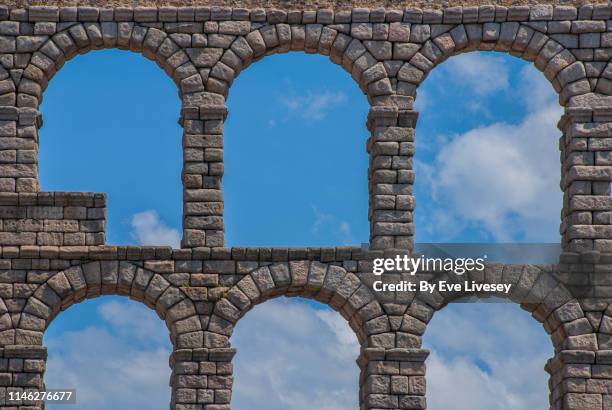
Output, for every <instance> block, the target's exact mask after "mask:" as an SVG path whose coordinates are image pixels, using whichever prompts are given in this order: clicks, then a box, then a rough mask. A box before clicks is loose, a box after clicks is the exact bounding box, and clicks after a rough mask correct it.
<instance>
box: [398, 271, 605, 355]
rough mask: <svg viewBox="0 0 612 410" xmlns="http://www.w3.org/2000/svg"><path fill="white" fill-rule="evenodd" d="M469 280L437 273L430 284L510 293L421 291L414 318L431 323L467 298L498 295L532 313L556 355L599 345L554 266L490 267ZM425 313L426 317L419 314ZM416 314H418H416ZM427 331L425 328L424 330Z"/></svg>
mask: <svg viewBox="0 0 612 410" xmlns="http://www.w3.org/2000/svg"><path fill="white" fill-rule="evenodd" d="M466 275H467V277H461V276H458V275H449V274H447V273H440V274H436V275H435V276H434V278H433V279H431V282H438V281H440V280H445V281H447V282H450V283H462V282H464V281H470V282H471V281H473V282H475V283H478V284H508V285H511V286H512V287H511V289H510V292H509V294H507V295H506V294H504V293H495V294H493V295H491V294H484V293H479V292H475V291H468V292H465V291H464V292H451V293H448V292H446V293H443V292H439V291H437V290H436V291H435V292H433V293H429V292H419V293H417V295H416V296H415V298H414V300H413V301H412V302H411V304H410V306H409V308H408V314H411V313H412V316H415V317H414V318H413V319H417V320H419V321H423V322H424V323H428V322H429V321H430V320H431V318H432V317H433V316H434V315H435V312H437V311H439V310H441V309H443V308H444V307H445V306H446V305H448V304H449V303H451V302H453V301H456V300H457V299H460V298H466V297H477V298H482V297H488V296H495V297H500V298H503V299H507V300H509V301H511V302H513V303H515V304H518V305H519V306H520V307H521V308H522V309H524V310H526V311H528V312H529V313H531V315H532V316H533V318H534V319H535V320H537V321H538V322H540V323H541V324H542V326H543V327H544V330H545V331H546V333H548V334H549V335H550V338H551V342H552V344H553V347H554V348H555V352H560V351H562V350H574V349H578V348H580V349H582V348H585V346H587V347H588V346H589V345H590V346H592V347H593V348H595V347H596V346H597V343H596V338H595V333H594V332H595V331H596V329H593V326H592V324H591V323H590V321H589V320H588V319H587V317H586V315H585V314H584V311H583V309H582V307H581V305H580V303H579V302H578V300H577V299H576V297H575V296H574V295H572V293H571V292H570V291H569V290H568V289H567V287H566V286H565V285H564V284H563V283H562V282H561V281H560V280H559V279H558V278H557V277H556V276H555V273H554V267H553V269H551V268H550V267H545V266H538V265H502V264H490V265H487V266H486V268H485V270H484V272H476V271H471V272H469V273H467V274H466ZM423 311H426V312H427V314H426V315H423V314H421V315H419V314H418V312H423ZM415 313H416V314H415ZM423 330H424V328H423Z"/></svg>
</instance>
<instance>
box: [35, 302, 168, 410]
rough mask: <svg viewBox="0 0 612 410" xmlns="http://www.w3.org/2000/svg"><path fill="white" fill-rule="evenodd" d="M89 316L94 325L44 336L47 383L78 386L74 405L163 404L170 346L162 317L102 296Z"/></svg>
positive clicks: (92, 409) (98, 408) (101, 408)
mask: <svg viewBox="0 0 612 410" xmlns="http://www.w3.org/2000/svg"><path fill="white" fill-rule="evenodd" d="M79 308H80V306H76V307H73V308H72V309H79ZM90 319H91V322H92V323H96V325H93V326H88V327H85V328H82V329H79V330H75V331H66V332H62V333H60V334H59V335H58V336H57V337H55V338H49V339H47V340H46V345H47V347H48V348H49V359H48V363H47V371H46V373H45V383H46V385H47V387H49V388H53V389H69V388H71V389H76V391H77V403H78V407H79V408H87V409H88V410H106V409H117V410H128V409H134V408H147V409H159V410H161V409H167V408H168V403H169V402H170V388H169V387H168V381H169V380H170V368H169V366H168V357H169V354H170V351H171V350H170V340H169V336H168V329H167V328H166V325H165V323H164V322H163V321H162V320H161V319H159V318H158V317H157V315H156V314H155V312H153V311H152V310H150V309H149V308H147V307H145V306H144V305H140V304H136V303H134V302H129V301H122V302H117V301H110V302H105V303H103V304H101V305H100V306H99V309H98V311H97V312H96V316H95V317H92V318H90ZM59 320H61V318H60V319H59ZM47 407H48V408H49V409H50V410H53V409H57V410H61V408H62V407H64V406H53V405H48V406H47Z"/></svg>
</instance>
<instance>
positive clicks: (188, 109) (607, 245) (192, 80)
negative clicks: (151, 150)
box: [0, 3, 612, 410]
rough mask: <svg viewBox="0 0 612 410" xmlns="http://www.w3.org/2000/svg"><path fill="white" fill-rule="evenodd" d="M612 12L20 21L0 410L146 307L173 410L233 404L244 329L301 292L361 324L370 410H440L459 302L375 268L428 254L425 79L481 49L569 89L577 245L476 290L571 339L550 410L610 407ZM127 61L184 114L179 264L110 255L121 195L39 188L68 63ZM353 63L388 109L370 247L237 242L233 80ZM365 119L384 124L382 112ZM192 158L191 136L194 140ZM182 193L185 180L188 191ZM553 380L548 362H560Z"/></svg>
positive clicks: (484, 279) (242, 12) (2, 140)
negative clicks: (227, 194)
mask: <svg viewBox="0 0 612 410" xmlns="http://www.w3.org/2000/svg"><path fill="white" fill-rule="evenodd" d="M611 16H612V6H610V5H609V4H607V3H603V4H594V5H583V6H580V7H575V6H571V5H549V4H540V5H531V6H523V5H519V6H510V7H505V6H495V5H480V6H463V7H449V8H439V9H431V10H429V9H418V8H399V7H395V8H394V7H388V8H385V7H373V8H353V9H332V8H320V9H311V8H308V7H302V9H298V10H287V9H272V8H270V9H264V8H255V7H251V8H228V7H214V6H213V7H208V6H201V7H200V6H198V7H180V8H174V7H160V8H156V7H136V8H131V7H119V6H118V7H114V8H112V7H104V8H96V7H59V8H58V7H50V6H31V7H29V8H8V7H0V64H1V65H0V249H1V252H2V258H1V260H0V355H1V356H2V358H0V386H1V387H0V400H1V402H0V408H2V409H16V408H19V409H22V410H25V409H39V408H41V407H42V404H41V403H36V402H31V403H29V402H22V403H20V404H19V405H14V404H9V403H8V402H7V401H6V399H7V392H8V391H22V390H24V389H42V388H43V375H44V370H45V360H46V349H45V348H44V347H43V346H42V339H43V333H44V331H45V329H46V328H47V326H48V324H49V323H50V321H51V320H52V319H53V318H54V317H55V316H56V315H57V314H58V313H59V312H60V311H62V310H63V309H66V308H67V307H69V306H71V305H72V304H75V303H78V302H80V301H82V300H84V299H86V298H91V297H96V296H99V295H106V294H115V295H125V296H130V297H132V298H134V299H136V300H140V301H142V302H143V303H145V304H146V305H147V306H149V307H151V308H152V309H155V310H156V311H157V313H158V314H159V316H160V317H161V318H162V319H163V320H165V322H166V324H167V326H168V329H169V333H170V336H171V340H172V343H173V346H174V352H173V353H172V357H171V361H170V362H171V366H172V371H173V372H172V379H171V388H172V403H171V408H173V409H175V410H227V409H229V408H230V402H231V389H232V382H233V378H232V357H233V355H234V350H233V349H232V347H231V345H230V336H231V334H232V331H233V328H234V325H235V324H236V323H237V322H238V321H239V320H240V318H241V317H242V316H243V315H244V314H245V312H247V311H248V310H249V309H250V308H252V307H253V306H254V305H256V304H258V303H261V302H263V301H265V300H267V299H270V298H273V297H276V296H280V295H290V296H302V297H306V298H312V299H316V300H318V301H320V302H322V303H325V304H328V305H329V306H331V307H332V308H333V309H335V310H336V311H337V312H338V313H339V314H341V315H342V316H343V317H344V318H345V319H346V320H347V321H348V323H349V324H350V326H351V328H352V329H353V330H354V331H355V333H356V334H357V336H358V339H359V341H360V343H361V347H362V348H361V354H360V356H359V358H357V361H358V364H359V367H360V369H361V377H360V379H359V386H360V408H361V409H370V410H374V409H425V408H426V403H425V385H426V384H425V379H426V377H427V374H426V368H425V359H426V357H427V351H426V350H424V349H422V346H421V338H422V335H423V334H424V332H425V331H426V329H427V323H428V322H429V321H430V319H431V318H432V316H433V315H434V314H435V312H436V311H438V310H439V309H442V308H443V307H444V306H445V305H446V304H447V303H448V302H450V300H446V299H445V298H444V297H443V295H441V294H410V293H405V292H404V293H399V292H398V293H391V292H388V293H384V292H383V293H375V292H373V291H372V282H373V280H374V277H373V276H372V273H371V272H372V259H373V258H374V257H379V256H383V255H388V254H392V253H393V252H406V251H409V250H410V249H412V246H413V233H414V230H415V229H419V227H418V226H417V227H415V226H414V225H413V222H412V221H413V218H412V212H413V209H414V206H415V203H414V198H413V196H412V184H413V182H414V178H415V175H414V171H413V168H412V156H413V154H414V139H415V137H418V136H415V132H414V127H415V122H416V120H417V113H416V112H415V111H414V110H413V102H414V98H415V95H416V90H417V88H418V86H419V84H420V83H421V82H422V81H423V80H424V78H425V77H426V76H427V75H428V73H429V72H430V71H431V70H432V69H434V67H436V66H437V65H438V64H439V63H441V62H443V61H444V60H445V59H447V58H448V57H450V56H452V55H455V54H459V53H464V52H469V51H474V50H491V51H501V52H506V53H510V54H512V55H514V56H517V57H519V58H523V59H525V60H528V61H531V62H533V63H534V64H535V66H536V67H537V68H538V69H539V70H540V71H542V73H543V75H544V76H545V77H546V78H547V79H548V80H549V81H550V82H551V83H552V86H553V87H554V89H555V90H556V91H557V92H558V95H559V102H560V103H561V104H562V105H563V106H564V107H565V114H564V115H563V117H562V118H561V119H560V121H559V129H560V131H561V134H562V136H561V138H560V144H559V146H560V149H561V158H562V164H561V188H562V189H563V192H564V200H563V211H562V215H561V223H560V231H561V234H562V245H563V249H564V252H563V253H562V254H561V255H560V259H559V263H558V264H557V265H554V266H530V265H502V264H489V266H488V267H487V269H486V270H485V272H484V273H483V274H481V275H475V276H474V277H472V278H471V279H473V280H474V281H476V282H478V283H498V282H502V283H508V284H514V285H515V287H514V289H515V290H514V291H513V292H512V293H511V295H510V296H509V297H510V299H511V300H513V301H515V302H516V303H520V304H521V306H522V307H524V308H525V309H527V310H528V311H530V312H532V314H533V317H534V318H535V319H536V320H538V321H539V322H541V323H542V325H543V327H544V329H545V330H546V331H547V332H548V333H549V334H550V336H551V343H552V345H553V346H554V350H555V355H554V357H553V358H551V359H550V360H549V362H548V363H547V364H546V369H547V370H548V372H549V373H550V383H549V385H550V408H551V409H554V410H561V409H562V410H603V409H612V307H609V306H610V302H611V301H612V225H611V223H612V196H611V192H610V186H611V182H612V97H611V94H612V62H611V59H612V21H611V20H610V19H611ZM101 48H121V49H129V50H132V51H134V52H138V53H142V54H143V55H144V57H146V58H149V59H152V60H154V61H155V62H156V63H157V64H158V65H159V66H160V67H161V68H163V69H164V70H165V72H166V73H167V74H168V75H169V76H170V77H172V79H173V80H174V82H175V83H176V86H177V89H178V92H179V94H180V97H181V101H182V112H181V118H180V123H181V125H182V127H183V140H182V145H183V153H184V164H183V173H182V181H181V182H182V186H183V203H184V206H183V209H184V213H183V240H182V248H181V249H170V248H165V247H146V246H127V247H125V246H112V245H107V244H106V243H105V206H106V197H105V195H104V194H94V193H61V192H40V188H39V182H38V181H39V180H38V167H37V162H38V133H39V128H40V127H41V125H42V120H41V116H40V113H39V111H38V109H39V105H40V103H41V100H42V97H43V93H44V90H45V88H46V86H47V83H48V82H49V81H50V80H51V79H52V77H53V75H54V74H55V73H56V72H57V71H58V70H59V69H60V68H61V67H62V66H63V64H64V63H65V62H66V61H67V60H69V59H71V58H73V57H75V56H77V55H79V54H82V53H85V52H87V51H89V50H94V49H101ZM294 50H295V51H304V52H306V53H318V54H323V55H327V56H329V58H330V60H331V61H332V62H333V63H335V64H339V65H341V66H342V67H343V68H344V69H345V70H346V71H347V73H348V75H351V76H352V78H354V79H355V81H356V82H357V83H358V84H359V87H360V88H361V89H362V90H363V92H364V93H365V94H366V96H367V98H368V101H369V103H370V106H371V107H370V113H369V116H368V118H367V127H368V129H369V131H370V133H371V137H370V139H369V140H368V144H367V150H368V152H369V155H370V164H369V171H368V186H369V221H370V247H369V249H362V248H351V247H335V248H320V249H319V248H231V249H230V248H225V247H224V236H223V232H224V221H223V194H222V189H221V180H222V175H223V125H224V120H225V118H226V114H227V109H226V107H225V100H226V97H227V94H228V91H229V89H230V87H231V85H232V82H233V80H234V79H235V78H236V76H237V75H239V74H240V72H241V71H242V70H244V69H246V68H247V67H248V66H249V65H250V64H252V63H254V62H256V61H257V60H259V59H260V58H263V57H265V56H267V55H270V54H274V53H282V52H289V51H294ZM364 120H365V119H364ZM178 143H180V142H179V141H177V144H178ZM177 183H179V181H177ZM543 365H544V363H543Z"/></svg>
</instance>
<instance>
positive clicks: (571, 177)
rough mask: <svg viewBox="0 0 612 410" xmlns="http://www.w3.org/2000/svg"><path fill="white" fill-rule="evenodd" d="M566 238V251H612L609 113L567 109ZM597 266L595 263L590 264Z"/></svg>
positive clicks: (611, 127)
mask: <svg viewBox="0 0 612 410" xmlns="http://www.w3.org/2000/svg"><path fill="white" fill-rule="evenodd" d="M559 128H560V129H561V131H562V132H563V136H562V137H561V141H560V144H559V145H560V149H561V159H562V161H563V166H562V181H561V186H562V188H563V191H564V198H563V214H562V218H563V221H562V224H561V234H562V236H563V246H564V249H565V250H566V251H570V252H577V253H584V252H590V251H593V250H595V251H599V252H610V249H612V197H611V193H612V192H611V191H610V184H611V183H612V116H611V114H610V109H609V108H601V109H598V108H567V109H566V112H565V115H564V116H563V118H562V119H561V121H560V122H559ZM590 262H593V261H590Z"/></svg>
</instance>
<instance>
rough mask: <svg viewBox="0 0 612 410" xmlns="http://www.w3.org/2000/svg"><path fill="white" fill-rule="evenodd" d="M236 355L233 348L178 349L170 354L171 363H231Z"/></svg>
mask: <svg viewBox="0 0 612 410" xmlns="http://www.w3.org/2000/svg"><path fill="white" fill-rule="evenodd" d="M235 354H236V349H235V348H233V347H223V348H206V347H203V348H196V349H177V350H174V351H173V352H172V353H171V354H170V362H171V363H172V364H174V363H176V362H190V361H209V360H210V361H217V362H221V361H230V360H231V359H232V358H233V357H234V355H235Z"/></svg>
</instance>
